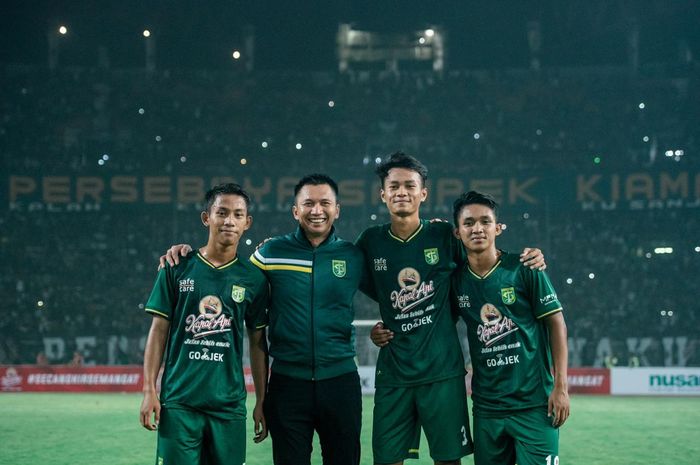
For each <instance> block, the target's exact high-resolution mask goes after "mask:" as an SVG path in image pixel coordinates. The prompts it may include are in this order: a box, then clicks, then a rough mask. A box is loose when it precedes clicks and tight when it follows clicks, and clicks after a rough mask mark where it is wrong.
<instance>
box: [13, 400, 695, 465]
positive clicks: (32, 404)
mask: <svg viewBox="0 0 700 465" xmlns="http://www.w3.org/2000/svg"><path fill="white" fill-rule="evenodd" d="M251 400H252V399H250V398H249V400H248V401H249V410H250V407H251V403H250V402H251ZM140 401H141V395H140V394H30V393H23V394H8V393H5V394H0V418H1V419H2V420H1V421H0V464H8V465H9V464H12V465H34V464H37V465H42V464H53V465H63V464H66V465H69V464H70V465H82V464H85V465H136V464H148V465H150V464H153V463H154V462H155V438H156V436H155V433H150V432H148V431H146V430H145V429H143V428H141V426H140V425H139V424H138V409H139V404H140ZM571 405H572V416H571V418H570V419H569V421H568V422H567V424H566V425H564V427H563V428H562V430H561V446H560V447H561V450H560V452H561V453H560V463H561V464H562V465H565V464H566V465H595V464H605V465H618V464H619V465H634V464H669V465H671V464H673V465H691V464H693V465H695V464H697V463H699V462H698V461H699V460H700V398H698V397H692V398H672V397H653V398H652V397H607V396H601V397H598V396H574V397H573V398H572V400H571ZM363 415H364V423H363V431H362V464H363V465H364V464H371V463H372V451H371V439H370V437H371V429H372V427H371V418H372V397H365V398H364V412H363ZM248 429H249V436H250V437H251V438H252V433H251V431H252V427H251V426H249V428H248ZM247 463H248V465H257V464H271V463H272V460H271V451H270V439H269V438H268V439H267V440H265V442H264V443H262V444H253V442H252V440H250V441H249V443H248V459H247ZM312 463H313V464H314V465H320V464H321V458H320V451H319V448H318V443H316V445H315V446H314V454H313V458H312ZM432 463H433V462H432V460H430V457H429V454H428V449H427V445H426V444H425V442H423V444H422V445H421V459H420V460H408V461H406V464H407V465H424V464H425V465H427V464H432ZM462 463H463V464H472V463H473V460H472V459H471V457H467V458H466V459H463V460H462ZM543 465H544V464H543Z"/></svg>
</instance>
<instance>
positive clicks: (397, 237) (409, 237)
mask: <svg viewBox="0 0 700 465" xmlns="http://www.w3.org/2000/svg"><path fill="white" fill-rule="evenodd" d="M422 230H423V221H421V222H420V224H419V225H418V228H416V230H415V231H413V233H412V234H411V235H410V236H408V238H406V240H404V239H401V238H400V237H399V236H397V235H395V234H394V233H393V232H391V224H389V227H388V228H387V231H388V232H389V236H391V237H392V238H394V239H396V240H397V241H399V242H402V243H404V244H405V243H406V242H409V241H410V240H411V239H413V238H414V237H416V236H417V235H418V233H420V232H421V231H422Z"/></svg>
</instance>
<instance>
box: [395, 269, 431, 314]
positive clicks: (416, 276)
mask: <svg viewBox="0 0 700 465" xmlns="http://www.w3.org/2000/svg"><path fill="white" fill-rule="evenodd" d="M397 280H398V282H399V287H400V290H398V291H391V306H392V307H394V309H396V310H399V311H400V312H401V313H406V312H408V311H410V310H412V309H413V308H415V307H416V306H418V305H420V304H422V303H423V302H425V301H426V300H428V299H430V298H431V297H432V296H433V294H435V285H434V284H433V281H430V282H429V283H424V282H421V280H420V273H418V271H417V270H416V269H415V268H410V267H407V268H404V269H403V270H401V271H399V275H398V276H397Z"/></svg>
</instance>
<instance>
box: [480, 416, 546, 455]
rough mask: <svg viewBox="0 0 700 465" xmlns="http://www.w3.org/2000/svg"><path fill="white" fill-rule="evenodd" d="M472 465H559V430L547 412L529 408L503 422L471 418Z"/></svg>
mask: <svg viewBox="0 0 700 465" xmlns="http://www.w3.org/2000/svg"><path fill="white" fill-rule="evenodd" d="M474 444H475V450H474V464H475V465H492V464H514V463H516V462H517V463H518V465H558V464H559V429H558V428H555V427H553V426H552V419H551V418H549V417H547V408H546V407H544V408H541V407H540V408H532V409H528V410H523V411H521V412H517V413H513V414H511V415H509V416H508V417H506V418H490V417H480V416H474Z"/></svg>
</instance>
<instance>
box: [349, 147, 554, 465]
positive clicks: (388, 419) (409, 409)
mask: <svg viewBox="0 0 700 465" xmlns="http://www.w3.org/2000/svg"><path fill="white" fill-rule="evenodd" d="M377 174H378V175H379V177H380V180H381V198H382V201H383V202H384V203H385V204H386V206H387V208H388V210H389V213H390V215H391V222H390V223H388V224H384V225H380V226H375V227H371V228H369V229H367V230H366V231H364V232H363V233H362V234H361V236H360V237H359V239H358V241H357V245H358V246H359V247H360V249H362V251H363V253H364V254H365V261H366V280H365V281H364V282H363V284H362V287H361V289H362V290H363V291H364V292H365V293H367V294H368V295H369V296H371V297H373V298H374V299H375V300H377V301H378V302H379V309H380V313H381V316H382V320H383V323H382V324H381V326H378V327H375V328H374V329H373V331H372V340H373V341H374V342H375V343H377V345H380V346H381V347H382V349H381V350H380V352H379V358H378V360H377V369H376V378H375V383H376V391H375V406H374V420H373V426H374V427H373V431H372V446H373V451H374V462H375V463H376V464H396V463H403V460H404V459H407V458H416V457H417V454H418V443H419V438H420V431H421V428H422V429H423V431H424V432H425V435H426V437H427V439H428V444H429V446H430V455H431V457H432V458H433V460H434V461H435V463H439V464H458V463H460V459H461V457H463V456H465V455H468V454H470V453H471V452H472V449H473V447H472V441H471V434H470V431H469V418H468V411H467V395H466V389H465V381H464V375H465V371H464V358H463V356H462V349H461V346H460V343H459V339H458V336H457V330H456V327H455V319H454V315H453V314H452V312H451V308H450V301H449V293H450V277H451V275H452V273H453V271H454V270H455V269H456V268H457V266H458V264H459V263H462V262H463V261H464V259H465V258H464V256H463V249H462V246H461V244H459V242H458V241H457V240H456V238H455V237H454V235H453V232H452V227H451V226H450V225H449V223H445V222H429V221H426V220H421V218H420V213H419V211H420V205H421V203H423V202H424V201H425V200H426V198H427V195H428V191H427V188H426V186H425V182H426V180H427V169H426V168H425V166H424V165H423V164H422V163H420V162H419V161H418V160H416V159H415V158H413V157H411V156H409V155H406V154H404V153H401V152H398V153H395V154H393V155H391V157H390V158H388V159H387V160H385V161H384V162H383V163H382V164H380V165H379V167H378V168H377ZM524 260H526V261H527V262H528V264H535V263H537V264H539V263H540V262H542V255H541V253H540V252H539V250H534V251H532V253H531V255H528V256H527V257H525V258H524ZM389 340H391V343H390V344H388V342H389Z"/></svg>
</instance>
